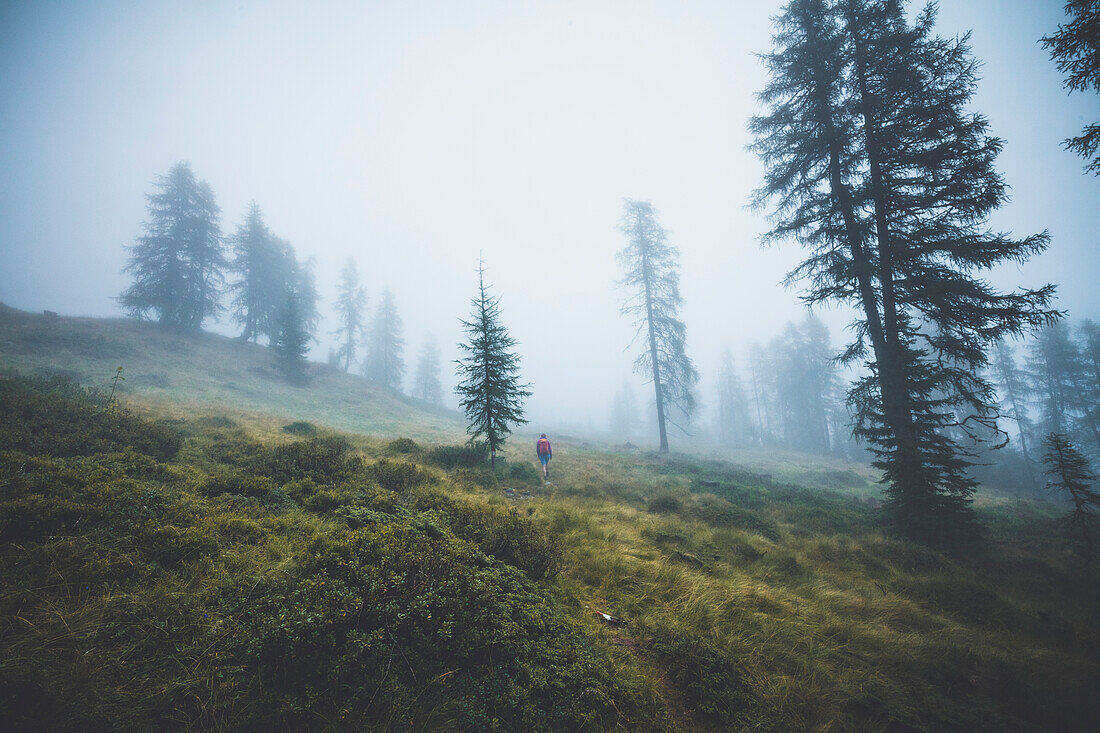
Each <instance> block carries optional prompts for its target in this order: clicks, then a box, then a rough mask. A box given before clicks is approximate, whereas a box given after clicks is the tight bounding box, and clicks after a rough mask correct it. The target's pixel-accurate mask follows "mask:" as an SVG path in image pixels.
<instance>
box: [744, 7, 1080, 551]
mask: <svg viewBox="0 0 1100 733" xmlns="http://www.w3.org/2000/svg"><path fill="white" fill-rule="evenodd" d="M777 22H778V32H777V33H776V36H775V43H776V50H775V51H774V52H772V53H771V54H769V55H767V56H766V57H765V62H766V64H767V66H768V68H769V70H770V72H771V80H770V82H769V83H768V85H767V87H766V88H765V89H764V91H763V92H762V93H761V95H760V98H761V101H762V102H763V103H764V104H765V105H767V106H768V107H769V108H770V110H769V113H768V114H766V115H763V116H759V117H756V118H754V119H753V121H752V123H751V127H752V130H753V132H754V134H755V135H756V142H755V145H754V148H755V150H756V152H757V153H758V154H759V155H760V157H761V158H762V160H763V162H764V164H765V167H766V174H765V181H764V184H763V186H762V187H761V188H760V189H759V191H758V192H757V195H756V203H757V204H758V205H759V206H765V205H768V204H769V203H770V202H772V201H775V202H776V203H775V206H774V209H773V218H774V222H775V225H774V226H773V228H772V229H771V231H770V232H769V233H768V234H767V235H766V237H765V241H777V240H784V239H789V238H796V239H798V240H799V241H801V242H802V243H803V245H804V246H805V247H806V248H807V249H808V250H809V257H808V258H807V259H806V260H805V261H804V262H803V263H802V264H801V265H800V266H799V267H798V268H796V269H795V270H794V271H793V272H792V273H791V274H790V275H789V280H791V281H795V280H805V281H807V282H808V284H809V289H808V291H807V292H806V293H805V294H804V296H803V299H804V300H805V301H806V302H807V303H809V304H814V303H819V302H823V301H830V300H833V301H840V302H844V303H849V304H851V305H853V306H854V307H855V308H856V309H857V312H858V313H859V317H858V318H857V319H856V321H855V323H854V324H853V325H854V332H855V335H856V339H855V341H854V343H852V344H851V345H850V346H849V347H848V348H847V349H846V351H845V352H844V354H843V356H844V358H845V360H847V361H864V362H865V364H866V366H867V368H868V372H869V373H868V376H866V377H864V378H863V379H861V380H860V381H859V382H857V383H856V385H854V387H853V388H852V390H851V391H850V392H849V401H850V403H851V405H852V407H853V410H854V412H855V417H856V428H855V430H856V434H857V435H858V436H859V437H860V438H862V439H863V440H866V441H868V442H869V443H870V445H871V448H872V451H873V452H874V453H875V455H876V461H875V463H876V465H877V466H878V467H879V468H881V469H882V470H883V475H884V481H885V482H886V484H887V489H886V494H887V501H886V502H885V505H884V509H885V510H886V514H887V517H888V520H889V522H890V524H891V525H892V526H893V527H894V528H895V529H896V530H898V531H900V532H902V533H904V534H906V535H908V536H910V537H913V538H916V539H920V540H923V541H929V542H948V541H965V540H966V539H967V538H969V537H971V536H972V535H973V517H972V514H971V512H970V501H971V497H972V495H973V492H974V490H975V482H974V480H973V478H971V477H970V475H969V474H968V472H967V468H968V466H969V465H970V463H971V462H970V460H969V458H970V457H971V456H972V453H971V451H970V450H969V449H968V448H967V447H966V446H964V445H962V444H960V443H959V442H958V441H957V440H955V439H954V438H952V437H951V435H950V434H949V432H948V430H947V429H948V428H950V427H955V428H958V429H959V430H962V431H964V432H965V433H966V435H968V436H974V437H978V436H979V435H980V434H981V433H982V432H983V431H985V430H988V429H989V428H990V427H991V426H993V425H995V422H996V408H995V405H994V393H993V390H992V387H991V385H990V384H989V383H988V382H987V381H986V380H985V379H984V378H983V377H982V376H981V374H982V370H983V368H984V367H985V365H986V361H987V351H988V349H989V347H990V346H991V344H993V343H995V342H996V341H997V340H998V339H1000V338H1003V337H1005V336H1009V335H1018V334H1021V333H1023V332H1025V331H1027V330H1029V329H1031V328H1034V327H1038V326H1039V325H1042V324H1044V323H1047V322H1050V321H1051V320H1053V319H1055V318H1057V317H1058V315H1059V314H1058V313H1056V312H1055V311H1053V310H1051V309H1050V303H1051V299H1052V297H1053V291H1054V288H1053V286H1049V285H1048V286H1045V287H1042V288H1039V289H1035V290H1019V291H1016V292H1012V293H1003V292H999V291H997V290H995V289H993V288H992V287H991V286H990V285H989V284H988V282H987V281H985V280H983V279H981V274H982V273H983V272H984V271H987V270H989V269H990V268H992V267H994V266H996V265H998V264H1001V263H1004V262H1017V263H1020V262H1023V261H1025V260H1027V259H1028V258H1029V257H1030V256H1032V255H1033V254H1036V253H1038V252H1041V251H1042V250H1043V249H1045V248H1046V246H1047V244H1048V241H1049V238H1048V236H1047V235H1046V234H1045V233H1043V234H1037V235H1033V236H1030V237H1026V238H1024V239H1022V240H1016V239H1012V238H1011V237H1009V236H1008V235H1005V234H1000V233H994V232H991V231H989V230H988V229H987V228H986V222H987V221H988V218H989V215H990V213H991V212H992V211H994V210H995V209H996V208H998V207H999V206H1000V205H1001V204H1002V203H1004V201H1005V200H1006V197H1007V187H1006V185H1005V183H1004V181H1003V179H1002V178H1001V176H1000V175H999V174H998V173H997V172H996V170H995V169H994V167H993V163H994V161H995V159H996V156H997V154H998V153H999V151H1000V149H1001V147H1002V142H1001V140H999V139H998V138H996V137H992V136H991V135H989V133H988V123H987V121H986V120H985V118H984V117H982V116H981V115H979V114H976V113H972V112H970V111H969V109H968V108H969V103H970V100H971V98H972V96H973V94H974V91H975V86H976V69H977V62H976V61H975V60H974V59H973V57H972V56H971V54H970V49H969V45H968V38H967V37H965V36H964V37H962V38H954V39H942V38H938V37H935V36H934V35H933V28H934V23H935V8H934V6H931V5H930V6H928V7H926V8H925V9H924V10H923V11H922V12H921V13H919V14H918V15H917V17H916V19H915V20H914V21H913V22H912V23H910V22H909V21H908V19H907V17H906V15H905V10H904V6H903V4H902V3H901V2H898V1H897V0H792V1H791V2H789V3H788V5H787V6H786V8H785V11H784V13H783V14H782V15H781V16H780V17H779V18H778V19H777ZM961 413H965V415H964V417H963V419H962V420H958V419H957V416H958V415H959V414H961Z"/></svg>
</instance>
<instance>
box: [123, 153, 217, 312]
mask: <svg viewBox="0 0 1100 733" xmlns="http://www.w3.org/2000/svg"><path fill="white" fill-rule="evenodd" d="M155 185H156V188H157V191H156V192H155V193H151V194H149V195H148V196H147V199H148V204H147V208H148V212H149V219H148V221H146V222H145V234H144V235H143V236H141V237H138V239H137V243H136V244H134V245H133V246H132V247H130V248H129V252H130V258H129V262H128V263H127V265H126V268H125V270H124V272H129V273H132V274H133V276H134V281H133V283H131V285H130V287H128V288H127V289H126V290H125V291H123V293H122V295H121V296H119V302H120V303H121V304H122V307H123V308H125V309H126V311H127V312H128V313H130V315H132V316H135V317H137V318H145V317H146V316H147V315H148V314H149V313H150V312H153V313H155V314H156V317H157V320H158V321H159V322H160V323H162V324H163V325H165V326H167V327H170V328H181V329H188V330H193V331H197V330H199V329H201V328H202V324H203V321H205V320H206V319H207V318H209V317H211V316H216V315H217V314H218V312H219V311H220V309H221V306H220V299H221V293H222V289H223V286H224V282H225V281H224V274H223V271H224V269H225V267H226V260H225V253H224V250H223V246H222V240H221V226H220V224H219V223H218V220H219V218H220V216H221V210H220V209H219V208H218V205H217V203H216V202H215V201H214V192H213V191H212V190H211V188H210V186H209V185H208V184H207V183H206V182H205V181H197V180H196V179H195V174H194V173H193V172H192V171H191V166H189V165H188V164H187V163H177V164H175V165H174V166H172V168H171V169H170V170H169V171H168V174H167V175H164V176H160V177H159V178H158V180H157V182H156V184H155Z"/></svg>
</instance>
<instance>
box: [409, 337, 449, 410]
mask: <svg viewBox="0 0 1100 733" xmlns="http://www.w3.org/2000/svg"><path fill="white" fill-rule="evenodd" d="M439 373H440V356H439V346H438V345H437V344H436V342H435V339H434V338H432V337H430V336H429V337H428V338H427V339H426V340H425V341H424V345H423V346H421V347H420V354H419V355H418V356H417V359H416V375H415V376H414V378H413V397H416V398H417V399H420V400H424V401H425V402H427V403H429V404H432V405H437V406H438V405H442V404H443V386H442V385H441V384H440V382H439Z"/></svg>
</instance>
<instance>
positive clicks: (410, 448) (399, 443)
mask: <svg viewBox="0 0 1100 733" xmlns="http://www.w3.org/2000/svg"><path fill="white" fill-rule="evenodd" d="M419 452H420V446H419V445H417V444H416V441H415V440H413V439H412V438H398V439H396V440H391V441H390V442H389V443H387V444H386V455H390V456H399V455H409V454H415V453H419Z"/></svg>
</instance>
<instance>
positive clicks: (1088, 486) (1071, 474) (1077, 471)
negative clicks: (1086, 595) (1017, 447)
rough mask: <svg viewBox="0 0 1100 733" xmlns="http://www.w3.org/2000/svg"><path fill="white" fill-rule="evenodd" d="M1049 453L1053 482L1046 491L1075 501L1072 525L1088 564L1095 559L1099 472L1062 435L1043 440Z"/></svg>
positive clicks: (1046, 456) (1058, 434)
mask: <svg viewBox="0 0 1100 733" xmlns="http://www.w3.org/2000/svg"><path fill="white" fill-rule="evenodd" d="M1043 445H1044V446H1046V453H1044V454H1043V463H1045V464H1046V466H1047V474H1048V475H1049V476H1050V480H1049V481H1048V483H1047V488H1048V489H1050V490H1052V491H1055V492H1058V493H1065V494H1068V496H1067V498H1068V499H1069V500H1070V501H1072V502H1073V513H1072V514H1071V515H1070V522H1071V523H1072V524H1073V526H1074V527H1076V528H1077V529H1078V530H1079V531H1080V532H1081V540H1082V544H1083V545H1084V548H1083V550H1082V555H1084V557H1085V562H1086V564H1087V563H1089V562H1091V560H1092V550H1093V538H1092V537H1093V532H1094V530H1095V525H1096V511H1097V509H1098V508H1100V494H1097V493H1096V489H1095V486H1096V479H1097V476H1096V473H1095V472H1094V471H1093V470H1092V467H1091V466H1090V465H1089V462H1088V459H1086V458H1085V457H1084V456H1083V455H1082V454H1081V451H1079V450H1077V448H1076V446H1074V445H1073V443H1071V442H1070V440H1069V438H1067V437H1066V436H1065V435H1062V434H1060V433H1051V434H1050V435H1048V436H1047V437H1046V438H1045V439H1044V440H1043Z"/></svg>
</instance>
